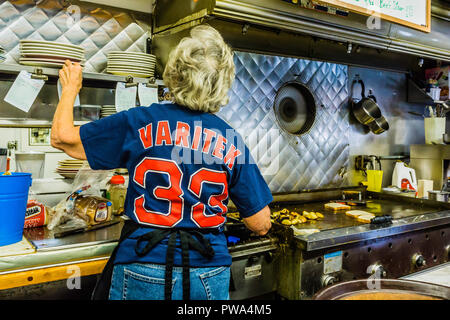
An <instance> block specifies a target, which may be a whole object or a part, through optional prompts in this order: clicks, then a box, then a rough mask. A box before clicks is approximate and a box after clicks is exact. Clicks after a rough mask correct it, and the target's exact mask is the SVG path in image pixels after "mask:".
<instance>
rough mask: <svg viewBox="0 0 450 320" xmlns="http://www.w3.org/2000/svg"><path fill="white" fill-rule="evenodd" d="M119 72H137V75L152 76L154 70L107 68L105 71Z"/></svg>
mask: <svg viewBox="0 0 450 320" xmlns="http://www.w3.org/2000/svg"><path fill="white" fill-rule="evenodd" d="M108 70H111V71H120V72H122V71H123V72H138V73H147V74H151V75H153V74H154V73H155V71H154V70H149V69H144V68H131V67H107V68H106V71H108Z"/></svg>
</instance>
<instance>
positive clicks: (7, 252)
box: [0, 237, 36, 258]
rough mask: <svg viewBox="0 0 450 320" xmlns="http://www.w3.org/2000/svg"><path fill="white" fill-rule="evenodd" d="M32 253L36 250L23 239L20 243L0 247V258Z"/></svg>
mask: <svg viewBox="0 0 450 320" xmlns="http://www.w3.org/2000/svg"><path fill="white" fill-rule="evenodd" d="M34 252H36V249H35V248H34V246H33V245H32V244H31V243H30V242H29V241H28V240H27V239H26V238H25V237H23V238H22V241H20V242H17V243H13V244H10V245H7V246H0V258H2V257H8V256H17V255H22V254H28V253H34Z"/></svg>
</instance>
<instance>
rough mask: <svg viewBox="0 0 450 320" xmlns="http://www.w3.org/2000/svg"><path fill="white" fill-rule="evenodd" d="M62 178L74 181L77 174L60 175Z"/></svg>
mask: <svg viewBox="0 0 450 320" xmlns="http://www.w3.org/2000/svg"><path fill="white" fill-rule="evenodd" d="M58 174H59V175H60V176H63V177H64V178H68V179H74V178H75V177H76V175H77V174H76V173H58Z"/></svg>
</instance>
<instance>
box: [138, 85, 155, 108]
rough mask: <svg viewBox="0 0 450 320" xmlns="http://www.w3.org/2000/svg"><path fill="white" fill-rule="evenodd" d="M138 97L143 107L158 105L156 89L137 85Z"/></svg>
mask: <svg viewBox="0 0 450 320" xmlns="http://www.w3.org/2000/svg"><path fill="white" fill-rule="evenodd" d="M138 97H139V102H140V104H141V106H143V107H148V106H150V105H151V104H152V103H158V87H147V85H145V84H144V83H139V86H138Z"/></svg>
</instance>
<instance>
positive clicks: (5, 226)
mask: <svg viewBox="0 0 450 320" xmlns="http://www.w3.org/2000/svg"><path fill="white" fill-rule="evenodd" d="M30 186H31V173H19V172H13V173H11V175H10V176H4V175H3V172H0V246H6V245H8V244H13V243H16V242H19V241H21V240H22V234H23V225H24V223H25V211H26V210H27V201H28V190H29V189H30Z"/></svg>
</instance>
